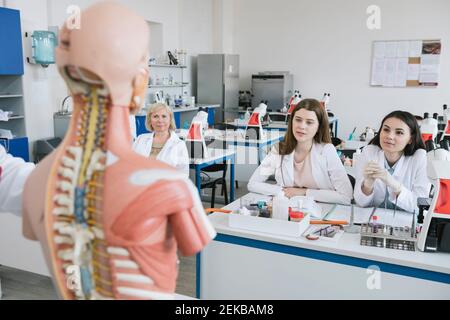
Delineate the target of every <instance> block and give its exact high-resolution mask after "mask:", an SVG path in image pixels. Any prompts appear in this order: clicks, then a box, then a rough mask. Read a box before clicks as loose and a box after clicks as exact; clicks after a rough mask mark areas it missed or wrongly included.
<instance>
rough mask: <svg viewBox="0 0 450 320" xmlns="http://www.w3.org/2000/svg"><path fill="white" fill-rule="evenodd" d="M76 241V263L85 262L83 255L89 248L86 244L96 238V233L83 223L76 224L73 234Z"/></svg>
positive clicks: (74, 253) (74, 254)
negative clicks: (82, 224)
mask: <svg viewBox="0 0 450 320" xmlns="http://www.w3.org/2000/svg"><path fill="white" fill-rule="evenodd" d="M71 236H72V238H73V239H74V241H75V246H74V249H73V251H74V252H73V256H74V262H75V264H78V265H81V264H83V256H84V254H85V252H86V251H87V250H88V247H87V246H86V244H88V243H90V242H91V241H92V240H93V239H94V234H93V233H92V232H91V231H90V230H89V229H88V228H85V227H83V226H81V225H76V226H75V228H74V233H73V234H72V235H71Z"/></svg>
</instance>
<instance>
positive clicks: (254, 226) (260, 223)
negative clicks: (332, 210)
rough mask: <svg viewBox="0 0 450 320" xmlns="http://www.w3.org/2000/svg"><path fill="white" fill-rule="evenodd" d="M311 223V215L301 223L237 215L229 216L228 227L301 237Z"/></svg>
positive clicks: (306, 216)
mask: <svg viewBox="0 0 450 320" xmlns="http://www.w3.org/2000/svg"><path fill="white" fill-rule="evenodd" d="M309 221H310V215H309V214H306V215H305V217H304V218H303V219H302V220H301V221H300V222H293V221H287V220H278V219H272V218H260V217H255V216H245V215H241V214H235V213H231V214H229V215H228V226H229V227H231V228H236V229H244V230H250V231H258V232H265V233H271V234H276V235H281V236H289V237H300V236H301V235H302V233H303V232H304V231H305V230H306V229H307V228H308V227H309Z"/></svg>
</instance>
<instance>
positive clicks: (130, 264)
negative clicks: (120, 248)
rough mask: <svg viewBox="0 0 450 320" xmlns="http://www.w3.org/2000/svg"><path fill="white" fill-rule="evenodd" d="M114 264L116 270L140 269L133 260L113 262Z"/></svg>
mask: <svg viewBox="0 0 450 320" xmlns="http://www.w3.org/2000/svg"><path fill="white" fill-rule="evenodd" d="M113 263H114V266H115V267H116V268H127V269H139V266H138V265H137V264H136V262H133V261H131V260H113Z"/></svg>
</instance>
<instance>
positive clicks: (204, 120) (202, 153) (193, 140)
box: [186, 110, 209, 159]
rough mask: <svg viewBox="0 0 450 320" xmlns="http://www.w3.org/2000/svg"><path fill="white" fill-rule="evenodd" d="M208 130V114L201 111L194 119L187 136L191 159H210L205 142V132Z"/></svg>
mask: <svg viewBox="0 0 450 320" xmlns="http://www.w3.org/2000/svg"><path fill="white" fill-rule="evenodd" d="M207 128H208V113H207V112H206V111H204V110H199V112H198V113H197V115H196V116H195V117H194V118H193V119H192V122H191V126H190V128H189V131H188V134H187V136H186V146H187V148H188V153H189V157H190V158H191V159H192V158H194V159H196V158H207V157H208V155H209V153H208V149H207V148H206V142H205V130H206V129H207Z"/></svg>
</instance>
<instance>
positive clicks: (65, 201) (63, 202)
mask: <svg viewBox="0 0 450 320" xmlns="http://www.w3.org/2000/svg"><path fill="white" fill-rule="evenodd" d="M53 200H54V201H55V203H56V204H58V205H60V206H66V207H69V208H70V207H71V206H72V205H73V200H72V199H71V198H70V197H69V196H68V195H66V194H62V193H60V194H56V195H55V196H54V197H53Z"/></svg>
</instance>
